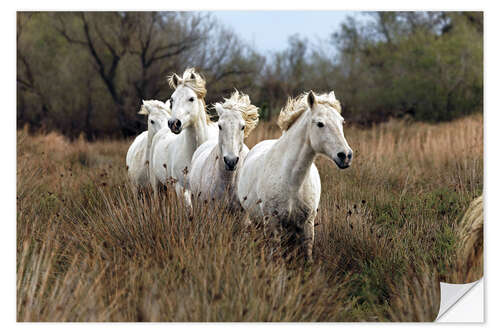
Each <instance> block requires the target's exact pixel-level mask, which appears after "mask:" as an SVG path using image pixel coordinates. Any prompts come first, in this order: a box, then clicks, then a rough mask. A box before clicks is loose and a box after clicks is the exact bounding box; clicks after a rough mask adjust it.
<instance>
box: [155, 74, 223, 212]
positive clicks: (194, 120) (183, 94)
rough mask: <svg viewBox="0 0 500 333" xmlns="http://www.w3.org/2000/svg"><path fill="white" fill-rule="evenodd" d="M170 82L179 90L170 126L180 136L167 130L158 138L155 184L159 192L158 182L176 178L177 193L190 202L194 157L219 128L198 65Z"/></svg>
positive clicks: (175, 96)
mask: <svg viewBox="0 0 500 333" xmlns="http://www.w3.org/2000/svg"><path fill="white" fill-rule="evenodd" d="M169 84H170V86H171V87H172V88H174V89H175V91H174V93H173V94H172V97H171V98H170V105H171V108H172V116H171V118H170V119H169V120H168V127H169V128H170V130H171V132H172V133H174V134H176V135H171V134H170V133H167V132H166V130H164V131H162V133H161V136H158V139H157V140H156V139H155V140H154V141H155V142H154V150H152V151H151V156H152V159H153V161H152V166H151V167H152V169H151V184H152V185H153V188H154V189H155V191H156V186H157V183H158V181H160V182H161V183H163V184H165V185H166V184H167V181H168V180H169V179H171V178H172V179H173V181H174V182H175V190H176V192H177V195H178V196H184V198H185V200H186V202H187V203H188V204H190V203H191V197H190V193H189V191H188V189H189V188H188V179H187V173H188V172H189V170H190V169H191V159H192V157H193V154H194V152H195V151H196V149H197V148H198V147H199V146H200V145H201V144H203V143H204V142H206V141H207V140H209V139H215V138H217V135H218V128H217V125H216V124H215V123H213V122H212V121H211V120H210V118H209V117H208V115H207V113H206V111H205V101H204V98H205V95H206V93H207V90H206V89H205V80H204V79H203V78H202V77H201V76H200V74H198V73H196V72H195V70H194V68H188V69H186V70H185V71H184V74H183V75H182V78H180V77H179V76H178V75H177V74H173V75H172V76H170V78H169ZM159 134H160V133H159Z"/></svg>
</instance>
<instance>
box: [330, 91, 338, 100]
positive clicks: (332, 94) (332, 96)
mask: <svg viewBox="0 0 500 333" xmlns="http://www.w3.org/2000/svg"><path fill="white" fill-rule="evenodd" d="M328 99H333V100H336V99H337V97H335V93H334V92H333V90H332V91H330V93H328Z"/></svg>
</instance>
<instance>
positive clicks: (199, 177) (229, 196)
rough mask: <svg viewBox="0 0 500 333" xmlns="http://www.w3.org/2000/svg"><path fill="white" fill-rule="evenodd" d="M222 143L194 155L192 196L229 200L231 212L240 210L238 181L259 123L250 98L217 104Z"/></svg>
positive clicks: (207, 144)
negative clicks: (252, 133) (247, 139)
mask: <svg viewBox="0 0 500 333" xmlns="http://www.w3.org/2000/svg"><path fill="white" fill-rule="evenodd" d="M215 109H216V110H217V113H218V115H219V120H218V121H217V124H218V126H219V139H218V140H210V141H207V142H205V143H204V144H202V145H201V146H200V147H199V148H198V149H197V150H196V152H195V153H194V155H193V159H192V161H191V170H190V172H189V187H190V191H191V193H193V195H195V196H197V197H199V198H200V199H204V200H217V201H219V200H227V205H228V208H230V209H232V210H234V211H236V210H239V209H241V206H240V203H239V200H238V196H237V193H236V180H237V177H238V173H239V170H240V169H241V165H242V164H243V162H244V160H245V157H246V155H247V154H248V147H247V146H246V145H245V143H244V142H243V140H244V138H246V137H247V136H248V135H249V134H250V132H251V131H252V130H253V129H254V128H255V126H257V123H258V122H259V110H258V108H257V107H256V106H254V105H252V104H251V103H250V98H249V97H248V95H243V94H240V93H239V92H238V91H236V92H234V93H233V94H232V95H231V97H230V98H229V99H225V102H224V103H223V104H220V103H216V104H215Z"/></svg>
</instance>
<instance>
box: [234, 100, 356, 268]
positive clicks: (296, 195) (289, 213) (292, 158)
mask: <svg viewBox="0 0 500 333" xmlns="http://www.w3.org/2000/svg"><path fill="white" fill-rule="evenodd" d="M278 125H279V126H280V128H281V129H282V130H283V134H282V136H281V137H280V138H279V139H277V140H266V141H262V142H260V143H259V144H257V145H256V146H255V147H253V148H252V149H251V150H250V152H249V153H248V156H247V159H246V161H245V163H244V164H243V167H242V169H241V172H240V176H239V179H238V198H239V200H240V202H241V204H242V206H243V208H244V209H245V210H246V212H247V213H248V214H249V217H250V220H252V221H255V222H257V221H260V222H262V223H263V224H264V226H265V230H266V233H269V234H271V235H272V236H273V239H274V242H275V245H276V243H277V244H280V243H281V232H282V230H283V228H285V229H287V231H288V232H289V233H288V235H289V236H291V237H294V238H295V237H296V236H299V239H300V240H301V244H302V246H303V247H304V251H305V255H306V259H307V260H308V261H311V260H312V247H313V243H314V219H315V217H316V213H317V209H318V205H319V200H320V194H321V181H320V178H319V173H318V169H317V168H316V166H315V165H314V159H315V157H316V156H317V155H318V154H323V155H325V156H326V157H328V158H329V159H331V160H333V161H334V162H335V163H336V164H337V166H338V167H339V168H341V169H344V168H347V167H349V165H350V164H351V161H352V150H351V148H350V147H349V145H348V144H347V141H346V139H345V138H344V132H343V127H342V125H343V118H342V116H341V115H340V102H339V101H338V100H337V99H336V98H335V94H334V92H333V91H332V92H330V93H329V94H322V95H319V96H317V95H315V94H314V93H313V92H312V91H311V92H309V93H308V94H303V95H301V96H299V97H298V98H296V99H289V100H288V102H287V105H286V106H285V107H284V108H283V109H282V110H281V112H280V115H279V119H278ZM290 231H291V233H290Z"/></svg>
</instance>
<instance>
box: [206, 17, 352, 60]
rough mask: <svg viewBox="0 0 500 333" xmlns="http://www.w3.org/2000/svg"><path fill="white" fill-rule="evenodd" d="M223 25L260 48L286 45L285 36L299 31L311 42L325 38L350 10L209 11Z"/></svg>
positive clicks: (268, 50)
mask: <svg viewBox="0 0 500 333" xmlns="http://www.w3.org/2000/svg"><path fill="white" fill-rule="evenodd" d="M211 13H212V14H213V15H214V16H215V17H217V18H218V19H219V20H220V21H221V22H222V23H223V24H224V25H226V26H228V27H231V28H232V29H233V30H234V31H235V32H236V33H237V34H238V35H239V36H240V37H241V38H242V39H243V40H244V41H246V42H248V43H250V45H252V46H254V47H256V49H257V50H258V51H260V52H263V53H267V52H270V51H279V50H283V49H285V48H286V47H287V43H288V37H289V36H291V35H293V34H296V33H299V34H300V35H301V36H302V37H307V38H308V39H309V40H311V41H312V42H315V41H317V40H318V39H327V38H329V37H330V35H331V34H332V33H333V32H335V31H337V30H338V29H339V28H340V24H341V23H342V22H343V21H344V20H345V19H346V17H347V16H348V15H353V16H355V17H359V16H361V13H360V12H353V11H212V12H211Z"/></svg>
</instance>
